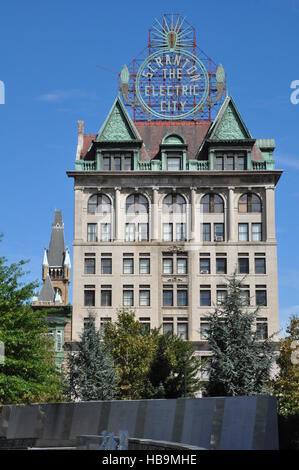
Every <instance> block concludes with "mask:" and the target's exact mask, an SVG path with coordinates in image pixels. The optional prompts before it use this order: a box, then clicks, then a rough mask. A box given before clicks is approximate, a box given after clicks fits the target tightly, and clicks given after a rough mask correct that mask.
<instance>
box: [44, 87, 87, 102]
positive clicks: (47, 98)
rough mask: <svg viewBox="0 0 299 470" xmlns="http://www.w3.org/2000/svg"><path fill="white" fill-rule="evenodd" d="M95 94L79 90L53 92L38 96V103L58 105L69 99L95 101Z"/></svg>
mask: <svg viewBox="0 0 299 470" xmlns="http://www.w3.org/2000/svg"><path fill="white" fill-rule="evenodd" d="M95 98H96V95H95V93H90V92H86V91H84V90H79V89H70V90H53V91H50V92H48V93H44V94H42V95H40V96H38V98H37V99H38V100H39V101H44V102H48V103H60V102H62V101H66V100H70V99H95Z"/></svg>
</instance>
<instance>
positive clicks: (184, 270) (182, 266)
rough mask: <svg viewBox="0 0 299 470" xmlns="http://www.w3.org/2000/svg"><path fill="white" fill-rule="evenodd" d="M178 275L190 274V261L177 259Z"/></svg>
mask: <svg viewBox="0 0 299 470" xmlns="http://www.w3.org/2000/svg"><path fill="white" fill-rule="evenodd" d="M177 273H178V274H188V259H187V258H177Z"/></svg>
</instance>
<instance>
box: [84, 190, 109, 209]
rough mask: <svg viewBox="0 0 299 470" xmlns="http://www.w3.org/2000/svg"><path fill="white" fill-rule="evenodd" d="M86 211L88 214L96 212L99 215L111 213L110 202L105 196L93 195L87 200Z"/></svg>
mask: <svg viewBox="0 0 299 470" xmlns="http://www.w3.org/2000/svg"><path fill="white" fill-rule="evenodd" d="M87 211H88V212H89V213H90V214H95V213H96V212H98V213H100V214H105V213H106V212H109V213H110V212H111V201H110V199H109V197H108V196H106V194H93V195H92V196H90V198H89V199H88V206H87Z"/></svg>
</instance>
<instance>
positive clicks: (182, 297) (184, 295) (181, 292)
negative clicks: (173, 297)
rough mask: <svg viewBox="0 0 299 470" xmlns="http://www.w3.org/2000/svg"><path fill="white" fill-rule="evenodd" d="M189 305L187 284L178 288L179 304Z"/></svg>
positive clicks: (181, 305)
mask: <svg viewBox="0 0 299 470" xmlns="http://www.w3.org/2000/svg"><path fill="white" fill-rule="evenodd" d="M187 305H188V289H187V288H186V286H184V287H181V286H180V287H178V289H177V306H178V307H186V306H187Z"/></svg>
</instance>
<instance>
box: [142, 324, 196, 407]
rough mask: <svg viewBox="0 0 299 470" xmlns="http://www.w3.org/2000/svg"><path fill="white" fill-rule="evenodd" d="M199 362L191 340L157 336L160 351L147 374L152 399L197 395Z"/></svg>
mask: <svg viewBox="0 0 299 470" xmlns="http://www.w3.org/2000/svg"><path fill="white" fill-rule="evenodd" d="M198 369H199V360H198V358H197V357H196V356H195V355H194V348H193V346H192V344H191V343H190V342H189V341H184V340H183V339H181V338H179V337H178V336H172V335H171V334H170V333H168V334H165V335H159V336H157V348H156V351H155V354H154V357H153V359H152V362H151V365H150V370H149V373H148V379H149V385H148V391H149V393H151V394H152V397H153V398H162V397H163V398H179V397H183V396H194V393H195V392H196V391H198V389H199V380H198V378H197V374H198Z"/></svg>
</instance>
